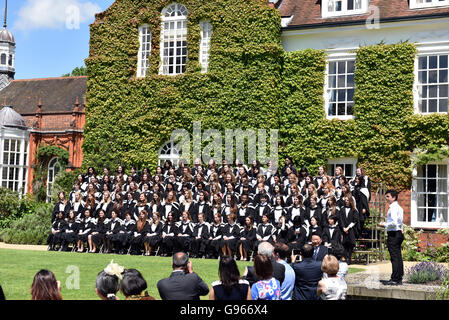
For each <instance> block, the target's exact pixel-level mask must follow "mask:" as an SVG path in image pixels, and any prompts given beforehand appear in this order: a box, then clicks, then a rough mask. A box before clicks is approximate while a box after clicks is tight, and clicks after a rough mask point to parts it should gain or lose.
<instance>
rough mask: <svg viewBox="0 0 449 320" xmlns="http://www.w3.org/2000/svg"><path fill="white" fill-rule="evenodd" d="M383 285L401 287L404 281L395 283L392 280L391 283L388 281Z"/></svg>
mask: <svg viewBox="0 0 449 320" xmlns="http://www.w3.org/2000/svg"><path fill="white" fill-rule="evenodd" d="M383 284H384V285H385V286H400V285H401V284H402V281H393V280H390V281H387V282H383Z"/></svg>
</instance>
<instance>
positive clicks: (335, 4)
mask: <svg viewBox="0 0 449 320" xmlns="http://www.w3.org/2000/svg"><path fill="white" fill-rule="evenodd" d="M321 3H322V5H321V14H322V17H323V18H332V17H340V16H348V15H357V14H365V13H367V11H368V0H322V1H321Z"/></svg>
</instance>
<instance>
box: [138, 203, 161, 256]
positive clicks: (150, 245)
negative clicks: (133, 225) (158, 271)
mask: <svg viewBox="0 0 449 320" xmlns="http://www.w3.org/2000/svg"><path fill="white" fill-rule="evenodd" d="M163 225H164V224H163V223H162V221H161V215H160V214H159V212H156V211H155V212H153V218H151V219H150V231H149V232H148V233H147V234H146V235H145V237H144V239H143V244H144V246H145V255H146V256H149V255H151V251H152V250H153V249H154V248H157V247H158V246H159V244H160V243H161V240H162V228H163Z"/></svg>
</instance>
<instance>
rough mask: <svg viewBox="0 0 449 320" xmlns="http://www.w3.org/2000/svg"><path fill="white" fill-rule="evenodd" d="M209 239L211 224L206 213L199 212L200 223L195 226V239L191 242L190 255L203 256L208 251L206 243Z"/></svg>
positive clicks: (193, 256)
mask: <svg viewBox="0 0 449 320" xmlns="http://www.w3.org/2000/svg"><path fill="white" fill-rule="evenodd" d="M207 239H209V226H208V225H207V223H206V215H205V214H204V213H199V214H198V223H197V224H196V225H195V227H194V228H193V239H192V242H191V244H190V257H192V258H201V257H203V256H204V254H205V252H206V243H207Z"/></svg>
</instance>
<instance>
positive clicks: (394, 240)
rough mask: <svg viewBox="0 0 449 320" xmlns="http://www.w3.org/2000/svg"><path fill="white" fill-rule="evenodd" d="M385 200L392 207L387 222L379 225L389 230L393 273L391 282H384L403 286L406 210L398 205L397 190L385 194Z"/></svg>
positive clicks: (384, 282)
mask: <svg viewBox="0 0 449 320" xmlns="http://www.w3.org/2000/svg"><path fill="white" fill-rule="evenodd" d="M385 200H386V201H387V202H388V204H389V205H390V206H389V208H388V213H387V221H386V222H381V223H380V224H379V225H380V226H381V227H385V228H386V230H387V234H388V239H387V247H388V252H389V253H390V259H391V264H392V268H393V272H392V274H391V279H390V280H388V281H382V282H383V284H384V285H401V284H402V277H403V276H404V264H403V262H402V253H401V245H402V242H403V241H404V235H403V233H402V220H403V218H404V210H403V209H402V208H401V206H400V205H399V203H398V192H397V191H396V190H388V191H387V192H386V193H385Z"/></svg>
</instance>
